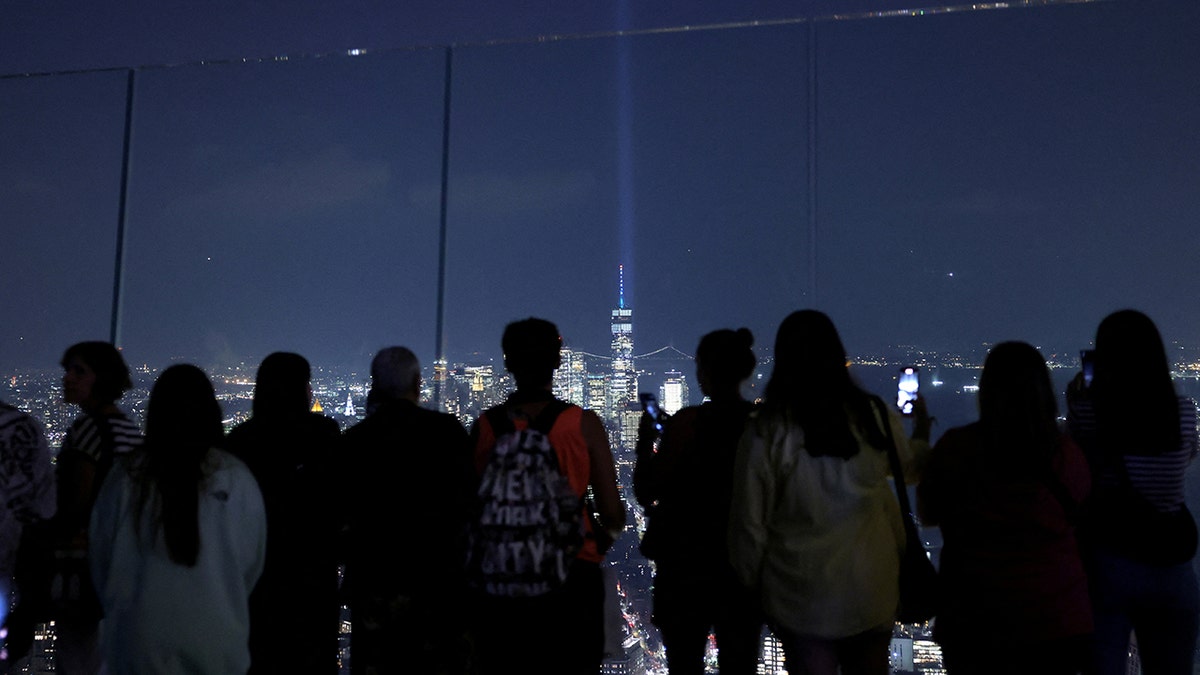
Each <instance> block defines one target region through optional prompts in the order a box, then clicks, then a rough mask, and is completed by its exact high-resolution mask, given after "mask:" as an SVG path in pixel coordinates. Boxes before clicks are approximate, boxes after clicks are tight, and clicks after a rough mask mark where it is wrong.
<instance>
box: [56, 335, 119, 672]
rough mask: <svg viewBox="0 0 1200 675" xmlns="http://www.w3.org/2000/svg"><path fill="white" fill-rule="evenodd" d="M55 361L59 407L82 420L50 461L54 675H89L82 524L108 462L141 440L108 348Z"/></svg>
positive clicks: (80, 347) (92, 619)
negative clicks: (54, 492) (74, 409)
mask: <svg viewBox="0 0 1200 675" xmlns="http://www.w3.org/2000/svg"><path fill="white" fill-rule="evenodd" d="M60 363H61V365H62V367H63V378H62V385H63V401H64V402H66V403H70V404H74V405H77V406H79V408H80V410H81V411H82V414H80V415H79V417H77V418H75V421H74V422H73V423H72V424H71V428H70V429H69V430H68V431H67V435H66V437H65V438H64V439H63V442H62V447H61V449H60V450H59V452H58V458H57V460H56V464H57V469H56V477H57V482H58V510H57V513H56V514H55V516H54V521H53V523H52V529H53V538H54V549H55V550H54V565H53V570H52V572H51V573H52V574H53V579H49V580H47V581H46V584H47V586H48V590H47V592H48V593H49V594H50V596H51V599H50V601H49V602H50V604H51V607H50V613H51V614H50V618H52V619H54V620H55V627H56V630H57V635H58V639H57V640H56V642H55V659H56V662H57V663H58V668H59V670H60V672H64V673H71V674H74V673H95V672H98V671H99V668H100V648H99V626H100V605H99V603H98V602H97V599H96V594H95V590H94V589H93V587H92V582H91V577H90V576H89V575H88V571H87V566H88V560H87V557H88V519H89V517H90V516H91V513H92V505H93V504H94V503H95V501H96V495H97V493H98V492H99V491H100V485H101V484H102V483H103V482H104V478H105V476H106V475H108V471H109V469H110V468H111V467H112V465H113V461H114V459H115V458H116V457H117V456H118V455H121V454H124V453H127V452H130V451H132V450H135V449H137V448H139V447H140V446H141V444H142V434H141V430H140V429H138V427H137V425H136V424H135V423H134V422H133V421H132V420H130V419H129V417H128V416H126V415H125V413H124V412H122V411H121V409H120V408H118V407H117V401H118V400H120V398H121V396H123V395H124V394H125V392H126V391H128V390H129V389H131V388H132V387H133V383H132V381H131V380H130V377H129V367H128V366H127V365H125V359H124V358H122V357H121V352H120V351H118V350H117V348H116V347H115V346H113V345H112V344H111V343H108V342H102V341H98V340H93V341H87V342H79V343H76V344H74V345H71V346H70V347H68V348H67V350H66V352H64V353H63V357H62V360H61V362H60ZM48 571H50V570H48Z"/></svg>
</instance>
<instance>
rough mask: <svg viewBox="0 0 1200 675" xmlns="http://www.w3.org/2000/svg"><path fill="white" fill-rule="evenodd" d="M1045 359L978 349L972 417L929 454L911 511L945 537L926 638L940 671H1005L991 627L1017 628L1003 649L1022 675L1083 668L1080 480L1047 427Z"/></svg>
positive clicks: (1054, 426)
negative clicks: (936, 602)
mask: <svg viewBox="0 0 1200 675" xmlns="http://www.w3.org/2000/svg"><path fill="white" fill-rule="evenodd" d="M1055 398H1056V396H1055V393H1054V389H1053V387H1052V385H1051V384H1050V372H1049V370H1048V369H1047V368H1046V360H1045V359H1044V358H1043V357H1042V355H1041V354H1040V353H1038V350H1037V349H1035V348H1034V347H1032V346H1031V345H1029V344H1026V343H1024V342H1002V343H1000V344H998V345H996V346H995V347H993V348H992V350H991V351H990V352H989V353H988V356H987V359H986V360H985V361H984V364H983V373H982V374H981V375H980V378H979V421H977V422H974V423H972V424H969V425H967V426H963V427H958V428H954V429H950V430H948V431H946V433H945V434H944V435H943V436H942V437H941V439H939V440H938V442H937V444H936V445H935V446H934V448H933V453H932V455H931V457H930V459H929V464H928V465H927V466H926V467H925V473H924V475H923V477H922V479H921V484H920V486H918V488H917V508H918V511H919V513H920V515H921V522H922V523H924V524H926V525H939V526H941V529H942V538H943V541H944V544H943V547H942V555H941V564H940V575H939V578H940V580H941V589H942V602H941V608H940V609H939V611H938V616H937V621H936V622H935V623H934V637H935V639H936V640H937V641H938V642H939V643H940V644H941V646H942V653H943V655H944V658H945V664H946V668H947V669H948V670H949V672H951V673H979V674H981V675H983V674H986V673H995V674H996V675H1000V674H1001V673H1007V672H1011V670H1012V663H1011V662H1010V661H1008V660H1006V659H997V658H996V641H995V636H994V635H993V634H992V630H993V627H994V626H996V625H1011V626H1020V627H1021V629H1020V630H1019V631H1017V632H1016V634H1014V635H1012V636H1009V637H1008V638H1007V639H1006V648H1008V649H1012V650H1015V651H1016V652H1019V653H1020V654H1021V655H1022V656H1021V658H1022V670H1023V671H1024V672H1029V673H1045V674H1046V675H1050V674H1056V673H1057V674H1063V675H1070V674H1072V673H1077V672H1079V671H1080V670H1081V669H1082V668H1083V667H1084V666H1085V665H1086V663H1087V659H1088V654H1089V651H1088V650H1089V648H1090V636H1091V632H1092V616H1091V604H1090V602H1089V600H1088V588H1087V575H1086V574H1085V573H1084V569H1083V561H1082V559H1081V558H1080V555H1079V543H1078V541H1077V539H1076V536H1075V523H1076V520H1077V516H1078V513H1079V509H1080V505H1081V504H1082V502H1083V500H1084V498H1085V497H1086V495H1087V493H1088V491H1089V489H1090V485H1091V477H1090V472H1089V470H1088V466H1087V462H1086V460H1085V459H1084V456H1083V452H1082V450H1080V449H1079V446H1077V445H1076V444H1075V443H1074V442H1073V441H1071V439H1070V438H1069V437H1068V436H1066V435H1065V434H1063V433H1060V431H1059V428H1058V406H1057V403H1056V401H1055Z"/></svg>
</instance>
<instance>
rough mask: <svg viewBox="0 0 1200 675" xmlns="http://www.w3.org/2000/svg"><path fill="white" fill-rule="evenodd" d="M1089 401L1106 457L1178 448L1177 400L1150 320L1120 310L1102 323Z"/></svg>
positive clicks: (1099, 330) (1169, 369)
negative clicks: (1091, 403) (1111, 454)
mask: <svg viewBox="0 0 1200 675" xmlns="http://www.w3.org/2000/svg"><path fill="white" fill-rule="evenodd" d="M1091 395H1092V400H1093V402H1094V405H1095V407H1096V431H1097V434H1098V437H1099V440H1100V443H1101V446H1102V447H1103V448H1105V449H1106V450H1107V451H1109V452H1112V453H1114V454H1134V455H1142V454H1144V455H1156V454H1161V453H1164V452H1171V451H1173V450H1176V449H1178V448H1179V399H1178V397H1177V394H1176V392H1175V385H1174V384H1173V383H1172V382H1171V366H1170V364H1169V362H1168V361H1167V352H1166V349H1165V348H1164V347H1163V341H1162V337H1161V336H1160V335H1159V333H1158V328H1157V327H1155V325H1154V322H1153V321H1151V320H1150V317H1148V316H1146V315H1145V314H1143V313H1141V312H1139V311H1137V310H1133V309H1123V310H1120V311H1118V312H1113V313H1112V314H1109V315H1108V316H1107V317H1105V318H1104V320H1103V321H1101V322H1100V327H1099V328H1097V329H1096V374H1095V377H1094V378H1093V380H1092V386H1091Z"/></svg>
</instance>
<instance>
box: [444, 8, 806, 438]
mask: <svg viewBox="0 0 1200 675" xmlns="http://www.w3.org/2000/svg"><path fill="white" fill-rule="evenodd" d="M806 35H807V29H805V28H802V27H797V26H790V27H776V28H765V29H742V30H729V31H719V32H711V33H693V34H669V35H656V36H646V37H638V38H622V39H605V40H593V41H576V42H569V43H562V44H553V45H518V46H504V47H489V48H475V49H462V50H458V51H457V52H456V53H455V65H454V72H455V90H454V105H453V122H452V134H451V135H452V138H453V143H452V150H451V161H450V171H451V190H450V210H449V213H450V223H449V229H448V239H449V247H448V255H449V260H448V270H447V276H448V278H447V294H446V338H447V339H446V342H447V352H446V353H447V355H448V358H449V360H450V362H451V364H453V363H456V362H457V363H463V364H474V363H483V362H488V363H490V364H491V365H492V366H493V368H494V369H495V371H496V372H497V373H499V372H502V370H503V366H502V363H501V361H500V358H499V357H500V354H499V341H500V334H501V332H502V330H503V327H504V325H505V324H506V323H507V322H509V321H512V320H514V319H519V318H524V317H526V316H530V315H533V316H541V317H545V318H548V319H550V320H552V321H554V322H555V323H557V324H558V326H559V328H560V330H561V331H562V334H563V337H564V340H565V343H566V346H567V347H568V348H569V349H571V350H573V351H581V352H584V353H585V356H586V357H587V358H588V361H589V362H588V363H587V368H588V370H589V371H590V372H592V373H593V374H597V373H598V374H600V375H603V374H604V373H608V372H611V363H610V361H611V355H612V342H613V334H612V327H611V322H612V311H613V310H614V308H616V307H617V306H618V304H619V302H620V301H621V299H622V297H621V288H620V283H621V275H622V271H623V275H624V286H623V300H624V305H625V307H626V308H628V309H630V310H632V322H631V323H632V326H633V353H634V355H635V356H640V355H645V354H648V353H651V352H655V351H656V350H658V349H659V348H662V347H666V346H672V347H674V348H676V349H677V350H680V351H682V352H684V353H685V354H683V355H681V354H679V353H678V352H675V351H672V350H667V351H665V352H661V353H659V354H658V355H655V356H654V357H647V358H645V359H637V358H635V365H636V368H637V369H638V371H639V374H640V376H641V381H640V383H639V386H640V388H641V389H642V390H645V391H655V390H656V389H657V388H658V387H659V386H660V384H661V383H662V382H663V380H664V373H665V372H666V371H667V370H671V369H676V370H680V371H682V372H683V374H684V375H685V376H686V377H687V378H688V379H692V378H693V375H694V373H693V368H692V366H691V364H690V359H688V358H686V355H687V354H690V353H691V351H692V350H693V349H694V348H695V345H696V343H697V342H698V340H699V338H700V336H701V335H702V334H703V333H705V332H707V331H709V330H713V329H715V328H720V327H737V326H741V325H745V326H748V327H750V328H751V329H752V330H753V331H754V332H755V333H756V335H757V336H758V340H759V344H760V345H768V344H770V338H769V335H770V333H771V331H773V330H774V326H775V324H776V323H777V321H778V320H779V318H780V317H781V316H782V315H783V313H785V310H786V309H788V308H791V307H793V306H795V305H797V303H799V302H801V297H802V296H803V294H804V292H805V288H804V286H805V283H806V279H807V269H806V264H805V261H806V260H807V256H806V250H807V226H806V224H805V223H806V217H807V216H806V214H807V201H806V200H805V197H804V193H805V190H806V173H805V161H804V158H805V157H806V150H805V139H806V131H805V127H804V120H805V114H806V104H805V90H806V84H805V82H806V76H807V71H806V69H805V67H804V66H803V59H804V53H805V45H806ZM762 289H769V292H763V291H762ZM671 355H673V358H671V359H667V358H665V357H666V356H671ZM690 393H691V397H692V399H694V400H695V401H696V402H699V400H700V393H699V391H698V387H697V386H696V385H695V382H694V380H693V382H692V387H691V388H690ZM479 405H480V404H479V403H478V402H476V403H475V406H474V408H473V411H471V412H477V408H478V407H479ZM471 412H468V413H465V414H464V417H469V416H470V414H471Z"/></svg>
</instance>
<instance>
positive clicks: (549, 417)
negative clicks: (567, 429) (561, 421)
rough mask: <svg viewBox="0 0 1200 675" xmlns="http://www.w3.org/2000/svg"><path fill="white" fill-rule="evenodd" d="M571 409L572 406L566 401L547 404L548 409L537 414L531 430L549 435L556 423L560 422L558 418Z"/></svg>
mask: <svg viewBox="0 0 1200 675" xmlns="http://www.w3.org/2000/svg"><path fill="white" fill-rule="evenodd" d="M570 407H571V404H570V403H567V402H566V401H562V400H559V399H554V400H553V401H550V402H549V403H547V404H546V407H544V408H542V411H541V412H539V413H538V414H537V417H535V418H533V419H532V420H530V422H529V428H530V429H536V430H537V431H540V432H542V433H543V434H549V433H550V430H551V429H553V428H554V423H555V422H557V421H558V416H559V415H561V414H562V413H564V412H566V410H567V408H570Z"/></svg>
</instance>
